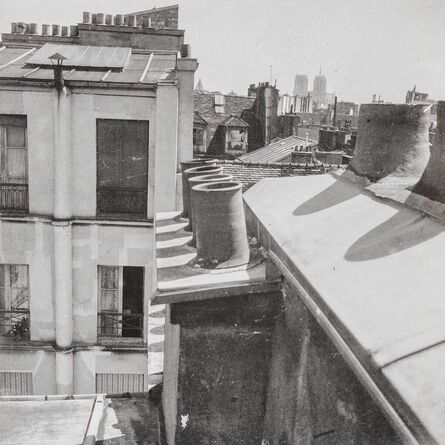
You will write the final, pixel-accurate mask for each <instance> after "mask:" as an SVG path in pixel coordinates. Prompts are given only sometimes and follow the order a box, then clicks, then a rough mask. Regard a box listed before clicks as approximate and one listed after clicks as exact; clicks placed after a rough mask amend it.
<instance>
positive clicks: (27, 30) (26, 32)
mask: <svg viewBox="0 0 445 445" xmlns="http://www.w3.org/2000/svg"><path fill="white" fill-rule="evenodd" d="M25 34H29V23H25Z"/></svg>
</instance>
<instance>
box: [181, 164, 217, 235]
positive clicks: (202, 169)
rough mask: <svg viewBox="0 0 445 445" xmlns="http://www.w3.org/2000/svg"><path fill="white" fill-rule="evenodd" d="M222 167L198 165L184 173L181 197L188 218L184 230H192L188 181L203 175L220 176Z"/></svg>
mask: <svg viewBox="0 0 445 445" xmlns="http://www.w3.org/2000/svg"><path fill="white" fill-rule="evenodd" d="M222 171H223V169H222V167H218V166H217V165H216V164H215V165H200V166H198V167H192V168H189V169H187V170H185V171H184V177H185V189H184V190H183V197H184V196H186V200H185V201H186V205H187V207H186V208H185V209H186V210H185V212H184V213H187V217H188V218H189V224H188V225H187V227H186V228H185V229H184V230H188V231H191V230H192V226H191V221H190V216H191V214H192V209H191V201H190V200H191V196H190V193H191V192H190V188H191V187H190V183H189V179H190V178H193V177H195V176H203V175H210V174H212V175H218V174H222Z"/></svg>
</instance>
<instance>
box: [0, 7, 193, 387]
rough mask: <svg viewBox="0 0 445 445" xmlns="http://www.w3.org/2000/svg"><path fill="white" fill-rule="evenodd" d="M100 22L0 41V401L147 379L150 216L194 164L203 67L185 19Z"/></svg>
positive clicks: (171, 200) (172, 196)
mask: <svg viewBox="0 0 445 445" xmlns="http://www.w3.org/2000/svg"><path fill="white" fill-rule="evenodd" d="M164 9H165V8H164ZM174 11H176V14H177V7H174V8H173V12H171V11H170V12H171V13H172V14H173V15H174ZM152 12H153V10H150V11H149V12H147V11H145V12H141V13H140V15H144V13H152ZM94 16H95V18H94V19H93V20H92V19H91V16H90V15H89V14H88V13H86V14H85V13H84V20H83V23H82V24H79V25H78V26H73V27H70V32H69V35H67V33H66V31H65V32H64V31H63V30H60V27H59V28H57V26H58V25H54V26H53V31H54V30H55V31H54V32H52V33H51V34H52V35H48V33H42V34H34V33H30V30H31V31H32V30H35V29H36V27H35V26H34V24H30V25H29V26H28V25H27V26H28V28H26V26H25V31H24V32H17V30H18V29H19V28H18V27H17V24H13V25H12V31H15V32H12V33H10V34H3V36H2V37H3V46H1V47H0V151H1V169H0V170H1V172H0V395H29V394H73V393H77V394H79V393H96V392H99V393H119V392H126V391H143V390H144V389H146V388H147V385H148V378H147V377H148V370H147V360H148V348H147V336H148V328H147V326H148V324H147V314H148V307H149V301H150V296H151V292H152V289H153V287H154V280H155V279H156V278H155V276H154V274H153V270H154V269H153V264H154V255H155V253H154V215H155V211H167V212H168V211H173V210H175V208H176V184H177V165H178V163H179V162H180V161H181V160H184V159H187V158H191V157H192V153H193V147H192V128H193V84H194V83H193V77H194V72H195V70H196V68H197V62H196V60H195V59H192V58H191V57H190V48H189V47H188V46H184V45H183V35H184V31H182V30H178V29H177V20H176V21H175V20H173V21H171V23H174V25H175V26H174V29H173V28H172V29H170V28H167V27H165V28H162V27H161V26H160V25H159V23H157V25H156V29H154V28H153V27H151V26H152V25H151V22H150V21H146V20H141V18H140V17H137V16H135V15H127V16H129V17H130V19H127V16H126V17H125V19H124V18H123V16H115V17H114V18H113V17H111V18H109V16H108V15H106V16H105V17H106V22H105V20H104V21H102V19H101V16H104V15H103V14H101V15H100V14H95V15H94ZM55 26H56V28H55ZM44 29H46V28H44V27H42V30H44ZM88 32H91V33H94V35H95V36H96V37H95V41H96V42H97V46H93V45H92V44H91V43H89V44H88V45H86V44H85V45H84V44H83V43H84V42H86V41H88ZM129 35H131V36H132V39H133V40H132V41H134V42H138V43H137V45H136V44H135V45H131V42H132V41H129V40H128V36H129ZM110 36H111V37H110ZM120 36H123V38H122V39H120ZM110 39H111V40H112V42H113V45H112V46H110V41H111V40H110Z"/></svg>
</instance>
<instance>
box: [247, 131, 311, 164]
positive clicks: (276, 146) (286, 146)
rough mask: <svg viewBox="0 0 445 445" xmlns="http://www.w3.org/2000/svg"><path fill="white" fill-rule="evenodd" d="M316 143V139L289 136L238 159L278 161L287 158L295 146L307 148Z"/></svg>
mask: <svg viewBox="0 0 445 445" xmlns="http://www.w3.org/2000/svg"><path fill="white" fill-rule="evenodd" d="M316 143H317V141H314V140H312V139H308V140H307V141H306V138H303V137H300V136H289V137H287V138H284V139H280V140H278V141H275V142H272V143H270V144H269V145H266V146H265V147H262V148H259V149H258V150H255V151H252V152H251V153H247V154H246V155H244V156H240V158H239V159H240V161H244V162H280V161H282V160H283V159H286V158H289V157H290V156H291V153H292V151H293V150H294V148H295V147H296V146H297V147H301V146H303V147H304V148H307V147H309V146H311V145H315V144H316Z"/></svg>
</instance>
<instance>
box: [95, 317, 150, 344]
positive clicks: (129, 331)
mask: <svg viewBox="0 0 445 445" xmlns="http://www.w3.org/2000/svg"><path fill="white" fill-rule="evenodd" d="M143 324H144V315H143V314H126V313H121V312H99V313H98V314H97V333H98V335H99V336H103V337H133V338H142V337H143V330H142V329H143Z"/></svg>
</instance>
